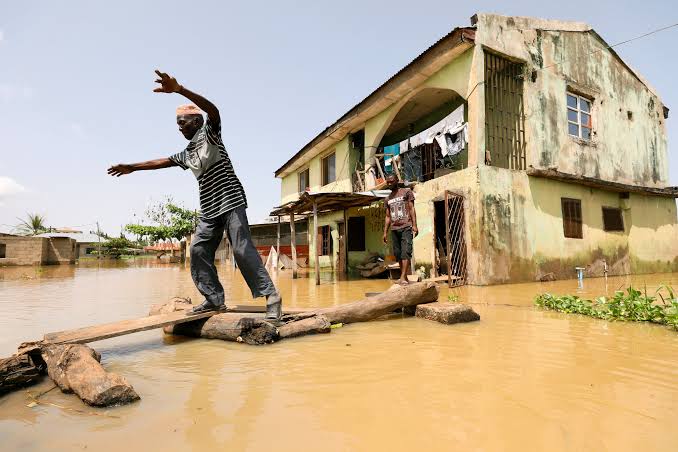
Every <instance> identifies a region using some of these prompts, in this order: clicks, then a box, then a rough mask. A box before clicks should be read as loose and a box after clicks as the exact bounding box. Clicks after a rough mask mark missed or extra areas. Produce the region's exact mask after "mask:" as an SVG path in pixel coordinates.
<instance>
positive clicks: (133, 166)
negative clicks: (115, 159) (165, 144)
mask: <svg viewBox="0 0 678 452" xmlns="http://www.w3.org/2000/svg"><path fill="white" fill-rule="evenodd" d="M171 166H178V165H177V164H176V163H174V162H173V161H171V160H170V159H168V158H162V159H156V160H148V161H146V162H139V163H118V164H117V165H113V166H111V167H110V168H108V174H110V175H111V176H115V177H120V176H122V175H123V174H130V173H133V172H134V171H145V170H156V169H161V168H169V167H171Z"/></svg>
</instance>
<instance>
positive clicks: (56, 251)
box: [0, 234, 77, 266]
mask: <svg viewBox="0 0 678 452" xmlns="http://www.w3.org/2000/svg"><path fill="white" fill-rule="evenodd" d="M76 256H77V243H76V241H75V240H74V239H72V238H69V237H23V236H18V235H11V234H1V235H0V266H6V265H43V264H73V263H75V259H76Z"/></svg>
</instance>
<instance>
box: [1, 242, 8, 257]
mask: <svg viewBox="0 0 678 452" xmlns="http://www.w3.org/2000/svg"><path fill="white" fill-rule="evenodd" d="M6 256H7V245H5V244H4V243H0V259H4V258H5V257H6Z"/></svg>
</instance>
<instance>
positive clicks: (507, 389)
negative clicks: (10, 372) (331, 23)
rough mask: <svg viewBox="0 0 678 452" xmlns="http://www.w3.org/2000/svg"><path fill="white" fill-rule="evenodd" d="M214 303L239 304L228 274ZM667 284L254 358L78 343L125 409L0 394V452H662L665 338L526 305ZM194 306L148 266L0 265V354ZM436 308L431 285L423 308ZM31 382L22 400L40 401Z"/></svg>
mask: <svg viewBox="0 0 678 452" xmlns="http://www.w3.org/2000/svg"><path fill="white" fill-rule="evenodd" d="M219 271H220V274H221V277H222V280H223V282H224V286H225V288H226V290H227V293H228V294H229V297H230V299H231V300H233V301H234V302H237V303H238V304H242V303H251V302H252V301H251V299H250V296H249V294H248V291H247V289H246V286H245V285H244V283H243V281H242V278H241V277H240V275H239V274H238V273H235V274H234V273H233V272H232V270H231V269H230V268H229V267H228V266H226V265H224V266H221V267H220V269H219ZM276 282H277V284H278V285H279V287H280V288H281V291H282V294H283V297H284V300H285V303H286V304H287V305H288V306H301V307H306V306H328V305H333V304H340V303H345V302H348V301H351V300H355V299H359V298H362V297H363V295H364V293H365V292H373V291H381V290H384V289H386V288H387V287H388V282H387V281H385V280H381V281H379V280H377V281H338V282H336V283H331V282H330V281H329V275H326V277H325V279H324V281H323V284H322V285H321V286H319V287H316V286H315V285H314V284H313V279H312V278H310V279H309V278H305V279H301V280H297V281H296V282H294V283H293V282H292V279H291V275H290V274H289V273H286V272H281V273H280V274H278V275H277V276H276ZM631 283H633V284H634V285H638V286H641V285H644V284H647V286H648V290H652V289H653V288H655V287H657V286H658V285H660V284H673V285H674V286H675V287H678V274H665V275H651V276H640V277H634V278H608V279H607V280H605V279H595V280H594V279H590V280H585V281H584V289H578V288H577V282H576V281H565V282H555V283H541V284H518V285H510V286H496V287H489V288H475V287H471V288H464V289H461V290H457V291H456V292H455V293H456V294H458V295H459V297H460V299H461V300H462V301H466V302H469V303H473V306H474V308H475V309H476V310H477V311H478V312H479V314H480V315H481V318H482V320H481V321H480V322H475V323H472V324H464V325H454V326H444V325H439V324H436V323H432V322H428V321H425V320H420V319H416V318H402V319H394V320H388V321H375V322H371V323H365V324H357V325H350V326H346V327H344V328H341V329H338V330H334V331H333V332H332V334H329V335H319V336H310V337H305V338H299V339H292V340H287V341H284V342H281V343H278V344H274V345H271V346H262V347H249V346H245V345H241V344H236V343H226V342H221V341H208V340H201V339H178V338H168V337H163V335H162V333H161V332H159V331H148V332H144V333H138V334H135V335H130V336H126V337H121V338H116V339H111V340H107V341H102V342H99V343H95V344H93V347H94V348H95V349H96V350H98V351H100V352H101V353H102V355H103V360H102V361H103V362H104V364H105V366H106V367H107V368H108V369H109V370H112V371H115V372H118V373H120V374H122V375H124V376H125V377H126V378H128V379H129V380H130V382H131V383H132V384H133V385H134V387H135V389H136V390H137V392H138V393H139V394H140V395H141V397H142V400H141V401H140V402H139V403H136V404H133V405H130V406H125V407H119V408H114V409H109V410H95V409H93V408H88V407H85V406H84V405H83V404H82V403H81V402H80V401H79V399H77V398H76V397H74V396H72V395H64V394H61V393H60V392H59V391H58V390H52V391H50V392H48V393H46V394H45V395H42V396H41V397H40V400H41V402H42V403H41V404H40V405H38V406H36V407H33V408H29V407H27V406H26V405H27V404H28V403H29V402H30V401H31V399H30V398H29V396H28V394H27V392H26V391H20V392H16V393H14V394H11V395H8V396H5V397H3V398H0V443H1V444H2V446H1V448H2V450H23V451H30V450H50V451H52V450H80V449H83V450H84V449H88V450H97V451H98V450H127V451H135V450H163V451H174V450H209V449H212V448H215V447H218V448H220V449H227V450H254V451H256V450H267V451H270V450H278V451H285V450H313V449H318V448H323V449H324V450H415V449H416V450H506V451H514V450H515V451H525V450H549V451H559V450H572V451H574V450H577V451H578V450H596V451H603V450H611V451H620V450H629V451H630V450H653V451H663V450H666V451H669V450H671V451H674V450H676V444H678V430H676V428H675V419H676V416H677V415H678V334H677V333H675V332H673V331H670V330H668V329H666V328H663V327H660V326H654V325H645V324H624V323H608V322H604V321H600V320H594V319H589V318H585V317H580V316H572V315H564V314H558V313H552V312H544V311H541V310H538V309H536V308H534V307H532V300H533V297H534V295H535V294H537V293H540V292H545V291H549V292H553V293H574V292H577V291H579V292H581V293H582V294H583V295H586V296H598V295H604V294H605V293H608V294H610V293H612V292H613V291H614V290H615V289H617V288H618V287H623V286H626V285H628V284H631ZM174 295H182V296H190V297H192V298H194V299H198V294H197V293H196V291H195V289H194V288H193V284H192V282H191V280H190V273H189V271H188V270H187V269H186V268H184V267H182V266H179V265H172V266H170V265H162V264H156V263H154V262H149V261H136V262H122V263H119V264H116V265H111V264H107V265H97V264H96V263H92V264H81V265H78V266H57V267H43V268H42V269H35V268H5V269H0V331H1V332H2V333H1V334H0V356H6V355H9V354H11V353H12V352H13V351H14V350H15V349H16V346H17V344H19V343H20V342H22V341H24V340H32V339H37V338H40V337H42V335H43V334H44V333H46V332H50V331H56V330H62V329H67V328H72V327H79V326H84V325H87V324H92V323H100V322H108V321H114V320H120V319H125V318H130V317H136V316H143V315H146V313H147V312H148V308H149V306H150V305H151V304H153V303H157V302H159V301H163V300H166V299H168V298H170V297H172V296H174ZM446 297H447V291H446V289H445V290H443V291H442V292H441V299H445V298H446ZM52 387H53V385H52V383H51V382H50V381H49V379H46V380H45V381H44V382H43V383H41V384H39V385H37V386H34V387H32V388H29V390H30V391H31V392H32V393H33V394H38V393H40V392H42V391H48V390H49V389H50V388H52Z"/></svg>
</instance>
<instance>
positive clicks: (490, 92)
mask: <svg viewBox="0 0 678 452" xmlns="http://www.w3.org/2000/svg"><path fill="white" fill-rule="evenodd" d="M523 72H524V65H523V64H522V63H516V62H513V61H510V60H508V59H506V58H503V57H500V56H499V55H495V54H492V53H489V52H487V51H486V52H485V140H486V141H485V147H486V150H487V151H488V153H489V157H490V161H489V162H488V164H491V165H493V166H498V167H501V168H510V169H521V170H523V169H525V168H526V167H527V165H526V156H525V110H524V105H523Z"/></svg>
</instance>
